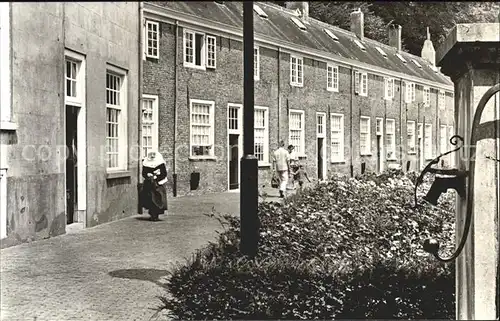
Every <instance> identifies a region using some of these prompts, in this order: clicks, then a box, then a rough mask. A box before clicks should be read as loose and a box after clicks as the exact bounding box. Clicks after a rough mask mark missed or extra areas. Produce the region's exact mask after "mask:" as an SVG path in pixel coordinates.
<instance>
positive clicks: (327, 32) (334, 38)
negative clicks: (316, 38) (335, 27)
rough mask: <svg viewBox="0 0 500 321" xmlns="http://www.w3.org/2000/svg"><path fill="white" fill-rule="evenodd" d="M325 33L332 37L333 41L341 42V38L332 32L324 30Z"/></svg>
mask: <svg viewBox="0 0 500 321" xmlns="http://www.w3.org/2000/svg"><path fill="white" fill-rule="evenodd" d="M323 31H324V32H325V33H326V34H327V35H328V36H330V38H332V39H333V40H335V41H339V38H338V37H337V36H336V35H335V34H334V33H333V32H332V31H330V30H329V29H323Z"/></svg>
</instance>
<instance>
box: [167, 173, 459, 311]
mask: <svg viewBox="0 0 500 321" xmlns="http://www.w3.org/2000/svg"><path fill="white" fill-rule="evenodd" d="M411 176H412V177H413V178H412V179H413V180H414V179H415V175H410V177H411ZM428 183H429V182H427V183H426V185H427V186H423V187H422V188H421V189H419V194H418V195H419V196H422V195H423V194H422V193H423V192H425V191H426V189H427V188H428ZM413 187H414V186H413V183H412V180H411V179H410V178H409V175H404V174H403V173H401V172H398V171H392V172H389V173H386V174H384V175H380V176H377V175H373V174H367V175H364V176H362V177H357V178H346V177H341V176H334V177H332V178H331V180H330V181H329V182H328V183H323V184H319V185H317V186H315V187H313V188H310V189H306V190H304V191H303V192H302V193H299V194H296V195H294V196H292V197H290V198H289V199H287V200H286V201H285V202H284V203H283V204H281V203H276V202H261V203H260V204H259V218H260V220H261V231H260V243H259V253H258V254H257V256H256V257H255V258H254V259H249V258H246V257H244V256H242V255H241V253H240V252H239V237H240V226H239V219H238V218H236V217H234V216H229V215H225V216H224V219H223V220H222V221H221V222H222V223H223V224H224V226H225V231H224V232H223V233H221V234H220V236H219V240H218V242H217V243H211V244H210V245H209V246H208V247H207V248H205V249H204V250H203V251H200V252H198V253H196V254H195V255H194V256H193V259H192V260H190V261H189V262H188V264H186V265H183V266H180V267H178V268H177V269H175V270H174V271H173V272H172V276H171V278H170V280H169V283H168V285H167V289H168V290H169V292H170V294H171V296H169V297H164V298H162V308H163V309H166V310H169V311H170V313H171V314H172V315H173V316H174V317H176V318H180V319H317V318H328V319H331V318H448V319H453V318H454V300H453V298H454V265H453V264H450V265H443V264H440V263H438V262H437V261H435V260H434V259H433V258H430V257H429V255H427V254H426V253H424V252H423V251H422V246H421V243H422V241H423V240H424V239H425V238H428V237H431V236H432V237H436V236H437V239H439V240H440V241H441V243H444V244H448V249H447V250H448V251H449V250H451V249H452V248H453V244H451V242H452V241H453V233H454V230H453V228H454V226H453V213H452V211H451V205H452V202H453V195H452V194H451V193H449V194H446V195H444V197H442V199H440V202H442V203H443V205H442V206H443V207H442V208H437V207H432V206H430V205H422V206H420V207H418V208H417V209H414V208H413V207H412V206H413V204H412V202H413Z"/></svg>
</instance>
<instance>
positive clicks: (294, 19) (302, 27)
mask: <svg viewBox="0 0 500 321" xmlns="http://www.w3.org/2000/svg"><path fill="white" fill-rule="evenodd" d="M290 19H291V20H292V21H293V23H294V24H295V25H296V26H297V27H298V28H299V29H300V30H302V31H306V30H307V28H306V26H305V25H304V24H303V23H302V21H300V20H299V19H297V18H296V17H291V18H290Z"/></svg>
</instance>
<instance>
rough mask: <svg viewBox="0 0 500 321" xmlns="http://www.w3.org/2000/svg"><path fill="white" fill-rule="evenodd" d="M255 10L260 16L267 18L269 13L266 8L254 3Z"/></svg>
mask: <svg viewBox="0 0 500 321" xmlns="http://www.w3.org/2000/svg"><path fill="white" fill-rule="evenodd" d="M253 10H254V11H255V12H256V13H257V14H258V15H259V17H261V18H264V19H266V18H267V13H265V12H264V10H262V8H261V7H259V6H258V5H256V4H254V5H253Z"/></svg>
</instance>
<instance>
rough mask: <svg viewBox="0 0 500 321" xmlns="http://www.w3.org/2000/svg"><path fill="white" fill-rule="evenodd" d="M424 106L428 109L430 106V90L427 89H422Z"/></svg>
mask: <svg viewBox="0 0 500 321" xmlns="http://www.w3.org/2000/svg"><path fill="white" fill-rule="evenodd" d="M424 105H425V107H429V106H430V105H431V90H430V89H429V87H424Z"/></svg>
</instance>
